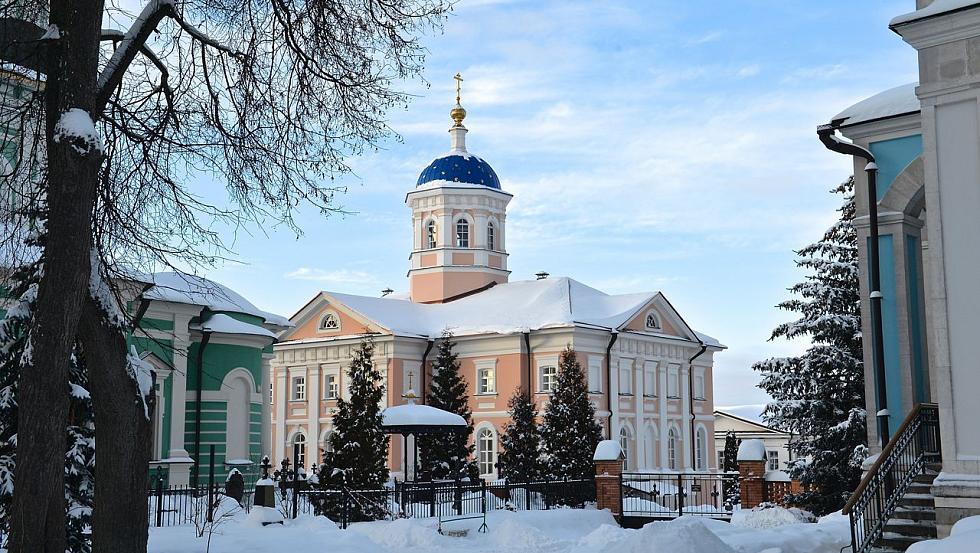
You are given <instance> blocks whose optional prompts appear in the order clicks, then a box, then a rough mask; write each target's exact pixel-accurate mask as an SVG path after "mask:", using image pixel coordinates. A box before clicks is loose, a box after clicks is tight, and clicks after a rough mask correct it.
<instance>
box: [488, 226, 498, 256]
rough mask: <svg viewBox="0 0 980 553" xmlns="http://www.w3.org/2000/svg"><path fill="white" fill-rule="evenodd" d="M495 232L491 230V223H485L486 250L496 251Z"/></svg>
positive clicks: (493, 229)
mask: <svg viewBox="0 0 980 553" xmlns="http://www.w3.org/2000/svg"><path fill="white" fill-rule="evenodd" d="M496 230H497V229H495V228H493V223H487V249H488V250H495V249H497V248H496V246H497V243H496V241H497V236H496Z"/></svg>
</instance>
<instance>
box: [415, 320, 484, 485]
mask: <svg viewBox="0 0 980 553" xmlns="http://www.w3.org/2000/svg"><path fill="white" fill-rule="evenodd" d="M455 348H456V342H454V341H453V334H452V332H450V331H449V330H444V331H443V333H442V340H440V341H439V352H438V354H437V355H436V358H435V361H433V363H432V372H433V376H432V389H431V390H430V391H429V394H428V397H427V400H426V402H427V404H428V405H430V406H432V407H435V408H437V409H442V410H443V411H449V412H450V413H456V414H457V415H459V416H461V417H463V419H464V420H466V432H465V433H463V432H452V433H449V434H437V435H430V436H425V437H420V438H419V444H420V445H421V449H422V453H421V457H422V458H421V463H422V466H423V467H425V468H427V469H430V470H431V471H432V477H433V478H457V477H469V478H470V479H473V480H476V479H477V477H478V476H479V469H478V468H477V466H476V463H475V462H474V460H473V444H471V443H470V436H472V435H473V421H472V416H471V415H472V413H471V412H470V402H469V397H468V396H467V392H466V380H465V379H463V375H462V374H460V371H459V360H458V359H457V356H456V351H455Z"/></svg>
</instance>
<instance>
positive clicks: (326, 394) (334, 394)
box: [323, 372, 340, 399]
mask: <svg viewBox="0 0 980 553" xmlns="http://www.w3.org/2000/svg"><path fill="white" fill-rule="evenodd" d="M331 380H333V382H331ZM339 397H340V375H339V374H337V373H334V372H329V373H326V374H324V375H323V399H338V398H339Z"/></svg>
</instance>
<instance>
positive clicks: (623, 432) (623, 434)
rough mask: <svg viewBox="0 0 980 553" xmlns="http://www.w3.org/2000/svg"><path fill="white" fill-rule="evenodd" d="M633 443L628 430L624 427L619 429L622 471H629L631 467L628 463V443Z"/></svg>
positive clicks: (631, 434)
mask: <svg viewBox="0 0 980 553" xmlns="http://www.w3.org/2000/svg"><path fill="white" fill-rule="evenodd" d="M632 441H633V433H632V432H630V429H629V428H626V427H625V426H623V427H621V428H620V429H619V447H621V448H622V449H623V470H629V469H631V468H633V467H632V463H631V462H630V450H631V448H630V442H632Z"/></svg>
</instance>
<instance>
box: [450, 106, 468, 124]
mask: <svg viewBox="0 0 980 553" xmlns="http://www.w3.org/2000/svg"><path fill="white" fill-rule="evenodd" d="M449 116H450V117H452V118H453V121H455V122H456V126H457V127H462V126H463V119H466V110H465V109H463V106H461V105H459V104H456V107H454V108H453V109H452V111H450V112H449Z"/></svg>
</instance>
